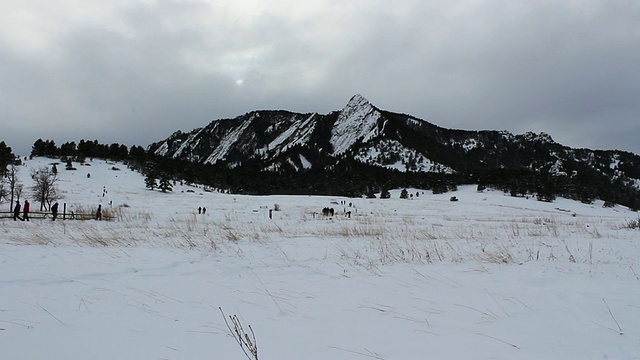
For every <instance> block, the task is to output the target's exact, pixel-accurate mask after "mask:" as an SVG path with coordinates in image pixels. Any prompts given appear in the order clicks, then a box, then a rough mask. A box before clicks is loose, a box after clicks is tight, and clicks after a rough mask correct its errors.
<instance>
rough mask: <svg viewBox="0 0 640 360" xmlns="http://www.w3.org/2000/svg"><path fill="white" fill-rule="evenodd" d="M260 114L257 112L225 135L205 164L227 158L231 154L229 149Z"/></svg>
mask: <svg viewBox="0 0 640 360" xmlns="http://www.w3.org/2000/svg"><path fill="white" fill-rule="evenodd" d="M259 116H260V115H259V114H257V113H256V114H255V115H253V116H251V117H250V118H249V119H247V120H245V121H244V122H243V123H242V125H240V126H239V127H237V128H236V129H234V130H232V131H231V132H230V133H229V134H228V135H226V136H223V138H222V141H221V142H220V144H219V145H218V146H217V147H216V149H215V150H214V151H213V152H212V153H211V155H209V157H208V158H207V160H205V161H204V163H205V164H215V163H216V162H218V161H219V160H224V159H226V157H227V155H229V151H231V148H232V147H233V145H234V144H235V143H236V142H237V141H238V139H239V138H240V136H241V135H242V134H243V133H244V132H245V130H247V128H248V127H249V125H251V122H253V119H254V118H256V117H259Z"/></svg>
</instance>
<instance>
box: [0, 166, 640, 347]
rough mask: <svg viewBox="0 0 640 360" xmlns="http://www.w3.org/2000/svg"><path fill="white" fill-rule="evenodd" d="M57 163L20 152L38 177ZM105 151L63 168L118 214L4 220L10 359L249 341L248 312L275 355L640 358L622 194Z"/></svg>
mask: <svg viewBox="0 0 640 360" xmlns="http://www.w3.org/2000/svg"><path fill="white" fill-rule="evenodd" d="M51 162H52V160H50V159H34V160H29V161H27V162H26V164H25V166H24V167H21V176H22V178H23V183H24V185H25V193H26V192H27V190H26V189H27V188H28V187H30V186H31V185H32V183H31V179H30V178H29V173H30V169H31V168H38V167H40V166H50V165H48V164H49V163H51ZM90 164H91V166H80V165H76V167H77V168H78V170H77V171H66V170H64V166H63V165H62V164H61V165H60V166H59V169H60V170H59V177H60V179H61V181H60V182H59V184H58V185H59V188H60V189H61V190H62V191H63V192H64V196H65V199H64V200H63V201H61V209H62V202H64V203H66V204H67V207H68V209H69V210H73V209H78V208H84V209H88V208H95V207H96V206H97V205H98V204H102V206H103V207H104V208H105V209H107V210H110V211H111V212H113V213H114V214H116V215H117V216H118V218H117V220H115V221H95V220H89V221H78V220H66V221H61V220H59V221H55V222H53V221H51V220H39V219H37V220H36V219H34V220H32V221H30V222H20V221H17V222H14V221H13V220H9V219H2V220H0V358H2V359H83V360H84V359H92V360H98V359H105V360H107V359H108V360H113V359H136V360H140V359H246V358H247V356H245V354H244V353H243V351H242V349H241V348H240V346H239V345H238V343H237V342H236V339H235V338H234V337H233V336H232V335H231V332H230V331H229V329H228V327H227V324H226V323H225V319H226V320H227V321H228V322H229V325H230V326H231V327H233V324H232V323H231V320H230V319H229V316H235V315H237V317H238V319H239V320H240V322H241V325H242V326H243V329H244V330H245V331H246V332H249V325H250V326H251V329H253V331H254V334H255V339H256V342H257V347H258V357H259V359H262V360H267V359H278V360H293V359H295V360H299V359H640V264H638V260H639V259H640V240H639V239H640V231H638V230H637V229H635V230H633V229H629V228H628V227H627V225H628V224H629V222H630V221H632V220H637V219H638V214H637V213H633V212H631V211H629V210H627V209H626V208H622V207H615V208H603V207H602V203H601V202H596V203H595V204H593V205H586V204H582V203H579V202H574V201H569V200H565V199H557V200H556V201H555V202H553V203H543V202H538V201H536V200H533V199H526V198H513V197H510V196H505V195H504V194H502V193H501V192H497V191H485V192H483V193H479V192H477V191H476V188H475V187H471V186H470V187H461V188H460V190H459V191H457V192H455V193H448V194H442V195H433V194H432V193H431V192H430V191H424V192H423V191H421V190H416V189H412V190H410V191H409V193H410V194H413V195H414V196H413V199H411V200H403V199H399V198H398V194H399V191H394V192H392V198H391V199H386V200H382V199H350V198H340V197H318V196H314V197H310V196H264V197H257V196H238V195H229V194H221V193H218V192H208V191H204V189H202V188H197V187H191V186H187V185H184V186H183V185H180V184H178V185H176V186H175V187H174V190H173V192H172V193H161V192H159V191H157V190H156V191H150V190H148V189H145V188H144V181H143V177H142V176H141V175H140V174H138V173H135V172H132V171H130V170H128V169H127V168H126V166H124V165H122V164H108V163H106V162H105V161H102V160H94V161H92V162H90ZM113 166H117V167H118V168H120V169H121V170H120V171H114V170H111V168H112V167H113ZM87 173H91V177H90V178H88V177H87ZM103 194H104V196H103ZM416 194H417V195H418V196H416ZM451 196H456V197H457V198H458V199H459V201H457V202H452V201H449V198H450V197H451ZM31 202H32V208H37V205H36V204H34V203H35V202H34V201H31ZM343 203H344V204H346V205H343ZM349 203H352V206H349ZM110 204H111V205H110ZM276 204H277V205H278V206H279V208H280V211H272V212H271V216H272V218H271V219H270V218H269V210H270V209H273V208H274V207H275V206H276ZM0 207H1V209H2V210H3V211H7V210H9V207H10V205H9V204H7V203H2V204H0ZM198 207H206V208H207V211H206V213H205V214H198ZM324 207H333V208H334V209H335V210H336V215H335V216H334V217H332V218H327V217H323V216H322V215H321V210H322V208H324ZM346 211H351V217H350V218H349V217H347V216H345V212H346ZM223 313H224V314H225V315H226V316H223Z"/></svg>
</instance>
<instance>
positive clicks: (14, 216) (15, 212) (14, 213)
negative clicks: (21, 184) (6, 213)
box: [13, 201, 22, 221]
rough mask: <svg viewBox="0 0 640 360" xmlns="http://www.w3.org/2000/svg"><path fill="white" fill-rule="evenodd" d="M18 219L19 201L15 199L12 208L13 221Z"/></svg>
mask: <svg viewBox="0 0 640 360" xmlns="http://www.w3.org/2000/svg"><path fill="white" fill-rule="evenodd" d="M18 219H20V201H16V207H14V208H13V221H16V220H18ZM20 220H22V219H20Z"/></svg>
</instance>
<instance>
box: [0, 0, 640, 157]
mask: <svg viewBox="0 0 640 360" xmlns="http://www.w3.org/2000/svg"><path fill="white" fill-rule="evenodd" d="M354 94H362V95H363V96H364V97H366V98H367V99H369V100H370V101H371V103H372V104H373V105H375V106H377V107H378V108H381V109H384V110H390V111H394V112H400V113H406V114H411V115H414V116H416V117H418V118H421V119H425V120H428V121H430V122H432V123H434V124H436V125H439V126H443V127H447V128H457V129H467V130H507V131H510V132H513V133H516V134H520V133H524V132H527V131H534V132H546V133H548V134H550V135H551V136H552V137H553V138H554V139H555V140H556V141H557V142H559V143H561V144H564V145H567V146H571V147H586V148H592V149H620V150H627V151H632V152H635V153H640V1H637V0H628V1H626V0H616V1H609V0H600V1H596V0H575V1H574V0H549V1H545V0H539V1H538V0H526V1H524V0H523V1H511V0H492V1H489V0H447V1H440V0H438V1H436V0H394V1H392V2H391V1H388V0H325V1H317V0H306V1H293V0H229V1H227V0H224V1H214V0H208V1H207V0H202V1H195V0H194V1H190V0H109V1H104V0H56V1H51V0H3V1H0V122H1V124H2V127H1V128H2V129H1V130H0V140H4V141H5V142H6V143H7V144H8V145H9V146H11V147H12V148H13V150H14V152H16V153H20V154H28V152H29V151H30V149H31V145H33V142H34V141H35V140H37V139H38V138H42V139H51V140H54V141H55V142H56V144H58V145H60V144H62V143H63V142H66V141H76V142H77V141H78V140H80V139H87V140H92V139H97V140H99V141H100V142H101V143H107V144H110V143H113V142H117V143H121V144H126V145H128V146H130V145H142V146H144V147H146V146H147V145H149V144H150V143H152V142H154V141H159V140H162V139H164V138H166V137H168V136H169V135H170V134H172V133H173V132H174V131H176V130H183V131H191V130H192V129H194V128H196V127H202V126H205V125H207V124H208V123H209V122H210V121H212V120H215V119H220V118H230V117H236V116H238V115H242V114H244V113H246V112H249V111H252V110H262V109H272V110H278V109H285V110H291V111H295V112H305V113H306V112H318V113H321V114H326V113H329V112H331V111H334V110H340V109H341V108H342V107H344V105H345V104H346V103H347V101H348V100H349V98H350V97H351V96H352V95H354Z"/></svg>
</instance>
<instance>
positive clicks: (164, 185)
mask: <svg viewBox="0 0 640 360" xmlns="http://www.w3.org/2000/svg"><path fill="white" fill-rule="evenodd" d="M158 189H160V190H162V192H167V191H173V185H171V179H169V176H168V175H165V174H163V175H162V176H161V177H160V184H159V185H158Z"/></svg>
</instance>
